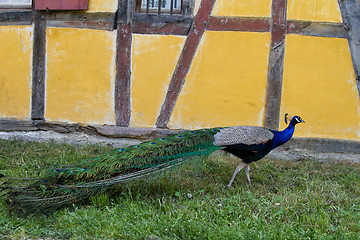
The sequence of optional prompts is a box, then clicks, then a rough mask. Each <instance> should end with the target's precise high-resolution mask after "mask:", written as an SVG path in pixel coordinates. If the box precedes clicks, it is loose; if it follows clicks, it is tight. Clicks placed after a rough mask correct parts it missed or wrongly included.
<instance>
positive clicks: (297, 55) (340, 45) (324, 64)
mask: <svg viewBox="0 0 360 240" xmlns="http://www.w3.org/2000/svg"><path fill="white" fill-rule="evenodd" d="M283 79H284V82H283V94H282V104H281V114H282V116H283V114H285V112H289V113H291V114H298V115H300V116H301V117H302V118H303V119H304V120H305V121H306V126H302V127H299V128H297V129H296V136H299V137H321V138H338V139H349V140H360V100H359V95H358V92H357V88H356V82H355V76H354V70H353V67H352V63H351V57H350V53H349V48H348V43H347V40H346V39H334V38H333V39H331V38H316V37H307V36H295V35H288V36H287V37H286V51H285V63H284V77H283ZM281 126H282V127H284V123H283V122H282V124H281Z"/></svg>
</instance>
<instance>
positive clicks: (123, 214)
mask: <svg viewBox="0 0 360 240" xmlns="http://www.w3.org/2000/svg"><path fill="white" fill-rule="evenodd" d="M109 150H111V148H110V147H107V146H101V145H86V146H73V145H67V144H55V143H30V142H21V141H6V140H0V172H1V173H2V174H5V175H7V176H14V177H38V176H39V172H40V171H41V170H42V169H44V168H46V167H49V166H54V165H57V166H60V165H68V164H72V163H76V161H77V160H78V159H80V158H85V157H90V156H95V155H97V154H99V153H102V152H106V151H109ZM237 161H238V160H237V159H234V158H232V157H230V156H228V155H225V154H214V155H213V156H210V157H208V158H194V159H193V161H188V162H187V163H185V164H183V165H182V166H178V167H175V168H173V169H171V170H168V171H166V172H163V173H161V174H157V175H156V176H153V177H148V178H146V179H141V180H138V181H135V182H131V183H128V184H123V185H121V186H119V187H118V188H117V189H116V191H115V192H113V193H112V194H108V195H101V196H97V197H93V198H91V199H89V201H88V202H87V203H85V204H83V205H74V206H72V207H69V208H66V209H63V210H60V211H57V212H55V213H54V215H53V218H52V217H46V216H44V215H31V216H27V217H26V218H24V217H22V216H21V215H15V214H11V215H10V216H9V215H8V212H7V206H6V204H5V202H4V201H3V200H1V201H0V208H1V210H0V239H360V164H355V163H351V162H337V163H335V162H318V161H315V160H307V159H303V160H302V161H296V162H293V161H276V160H269V159H263V160H261V161H259V162H256V163H253V164H252V165H251V167H252V168H251V173H250V174H251V179H252V183H253V185H252V186H249V185H248V183H247V181H246V176H245V173H244V172H243V171H242V172H240V173H239V174H238V176H237V178H236V179H235V181H234V183H233V187H232V188H230V189H229V188H225V185H226V184H227V183H228V181H229V180H230V178H231V175H232V173H233V170H234V169H235V167H236V165H237ZM0 181H1V180H0Z"/></svg>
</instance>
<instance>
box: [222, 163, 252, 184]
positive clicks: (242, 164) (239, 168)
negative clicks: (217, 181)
mask: <svg viewBox="0 0 360 240" xmlns="http://www.w3.org/2000/svg"><path fill="white" fill-rule="evenodd" d="M246 166H248V164H246V163H243V162H242V163H240V164H239V165H238V166H237V167H236V169H235V172H234V174H233V176H232V178H231V180H230V182H229V184H228V185H227V187H231V184H232V183H233V181H234V179H235V176H236V174H238V172H240V170H241V169H243V168H244V167H246Z"/></svg>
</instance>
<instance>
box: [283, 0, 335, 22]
mask: <svg viewBox="0 0 360 240" xmlns="http://www.w3.org/2000/svg"><path fill="white" fill-rule="evenodd" d="M287 18H288V19H299V20H312V21H320V22H341V14H340V10H339V5H338V0H288V11H287Z"/></svg>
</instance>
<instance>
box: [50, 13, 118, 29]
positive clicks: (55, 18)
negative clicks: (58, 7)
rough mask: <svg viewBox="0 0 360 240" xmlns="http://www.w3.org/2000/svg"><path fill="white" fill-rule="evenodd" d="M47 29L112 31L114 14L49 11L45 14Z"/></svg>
mask: <svg viewBox="0 0 360 240" xmlns="http://www.w3.org/2000/svg"><path fill="white" fill-rule="evenodd" d="M47 21H48V23H47V25H48V26H49V27H68V28H87V29H96V30H108V31H113V30H114V23H115V21H116V20H115V13H111V12H104V13H101V12H100V13H88V12H76V11H65V12H64V11H50V12H49V13H48V14H47Z"/></svg>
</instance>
